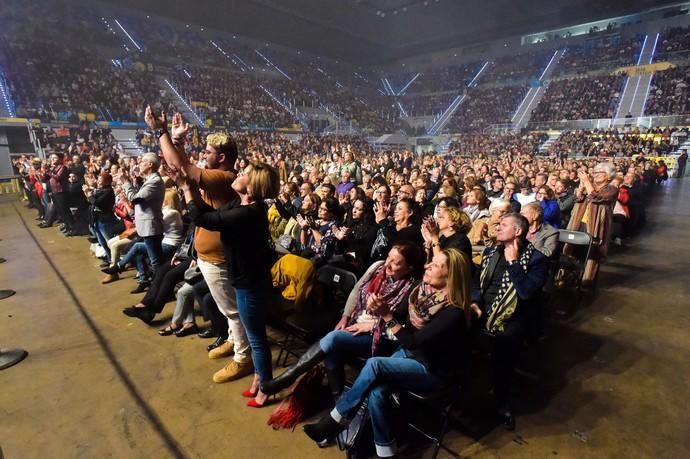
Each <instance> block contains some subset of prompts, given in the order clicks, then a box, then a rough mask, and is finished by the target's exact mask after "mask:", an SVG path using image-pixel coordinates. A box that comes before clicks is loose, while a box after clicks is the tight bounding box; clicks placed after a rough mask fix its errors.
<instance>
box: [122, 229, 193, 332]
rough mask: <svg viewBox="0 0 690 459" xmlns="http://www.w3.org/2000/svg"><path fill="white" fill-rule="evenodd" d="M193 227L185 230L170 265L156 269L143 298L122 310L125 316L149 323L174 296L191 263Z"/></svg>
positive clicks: (166, 264)
mask: <svg viewBox="0 0 690 459" xmlns="http://www.w3.org/2000/svg"><path fill="white" fill-rule="evenodd" d="M193 251H194V225H192V226H191V227H190V228H189V230H187V237H186V238H185V240H184V242H183V243H182V245H181V246H180V247H179V248H178V249H177V252H175V255H174V256H173V257H172V260H170V263H165V264H163V265H161V266H159V267H158V269H157V270H156V274H155V276H154V277H153V280H152V281H151V285H150V286H149V290H148V292H146V295H144V298H142V299H141V301H140V302H139V303H137V304H135V305H134V306H130V307H128V308H125V309H123V310H122V313H123V314H125V315H126V316H130V317H137V318H139V319H141V320H142V321H144V322H145V323H147V324H148V323H151V322H152V321H153V318H154V317H155V316H156V314H159V313H160V312H161V311H162V310H163V308H164V307H165V303H167V302H168V301H169V300H170V299H171V298H173V296H174V290H175V286H176V285H177V284H178V283H179V282H182V281H183V280H184V273H185V271H186V270H187V269H188V268H189V267H190V266H191V263H192V262H193V259H192V257H193Z"/></svg>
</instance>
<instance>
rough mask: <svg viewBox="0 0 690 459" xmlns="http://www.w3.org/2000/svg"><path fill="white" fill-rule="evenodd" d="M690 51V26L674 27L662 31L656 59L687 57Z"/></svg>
mask: <svg viewBox="0 0 690 459" xmlns="http://www.w3.org/2000/svg"><path fill="white" fill-rule="evenodd" d="M688 52H690V27H672V28H670V29H666V30H664V31H663V32H662V33H661V37H660V38H659V43H658V44H657V47H656V54H655V55H654V60H655V61H665V60H674V59H684V58H687V56H688Z"/></svg>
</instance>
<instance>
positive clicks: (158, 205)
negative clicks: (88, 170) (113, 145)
mask: <svg viewBox="0 0 690 459" xmlns="http://www.w3.org/2000/svg"><path fill="white" fill-rule="evenodd" d="M159 167H160V160H159V159H158V156H156V154H155V153H144V155H143V156H142V157H141V162H140V163H139V174H140V175H141V176H142V177H143V178H144V183H143V184H142V185H141V187H140V188H139V190H138V191H137V190H135V189H134V185H132V179H131V178H130V176H129V175H127V174H126V173H125V172H124V170H123V172H122V177H121V180H122V191H123V192H124V193H125V196H126V197H127V199H128V200H129V201H130V202H131V203H132V204H133V205H134V226H135V227H136V229H137V234H138V235H139V236H140V237H141V238H142V239H144V244H145V245H146V252H147V253H148V256H149V260H150V261H151V267H152V268H153V270H154V271H155V270H156V269H157V268H158V265H159V264H160V263H161V261H162V259H163V246H162V243H163V198H164V197H165V183H164V182H163V179H162V178H161V176H160V175H159V174H158V168H159ZM102 271H103V272H104V273H106V274H111V275H114V274H118V273H119V272H121V271H122V267H120V266H119V265H118V264H114V265H113V266H111V267H109V268H105V269H103V270H102Z"/></svg>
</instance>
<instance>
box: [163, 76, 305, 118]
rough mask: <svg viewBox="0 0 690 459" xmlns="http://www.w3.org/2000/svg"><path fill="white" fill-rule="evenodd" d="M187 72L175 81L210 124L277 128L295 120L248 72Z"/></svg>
mask: <svg viewBox="0 0 690 459" xmlns="http://www.w3.org/2000/svg"><path fill="white" fill-rule="evenodd" d="M190 74H191V75H192V78H189V77H188V76H187V75H186V74H178V75H176V78H174V81H175V85H176V86H177V87H178V88H179V89H178V90H179V91H181V93H183V94H184V96H185V97H187V98H189V99H190V100H191V101H192V102H195V103H197V104H196V105H197V106H198V108H199V110H200V111H201V112H202V115H204V116H206V117H208V118H209V119H210V120H211V124H212V125H213V126H225V127H226V128H229V129H241V128H248V127H261V128H280V127H289V126H292V125H293V124H295V122H296V121H295V118H294V116H292V115H291V114H290V113H288V112H287V111H286V110H285V109H284V108H283V107H281V106H279V105H278V104H277V103H276V102H275V101H274V100H273V99H272V98H271V97H270V96H269V95H268V94H267V93H266V92H265V91H263V90H262V89H261V88H260V85H261V84H262V82H261V81H260V80H258V79H257V78H256V77H254V76H252V75H250V74H249V73H244V72H228V71H225V70H212V69H209V68H198V67H194V68H192V69H191V70H190ZM279 94H280V93H278V94H276V95H279ZM290 95H291V94H287V96H290Z"/></svg>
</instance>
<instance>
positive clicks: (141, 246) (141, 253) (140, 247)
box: [117, 240, 177, 282]
mask: <svg viewBox="0 0 690 459" xmlns="http://www.w3.org/2000/svg"><path fill="white" fill-rule="evenodd" d="M162 249H163V250H161V258H160V259H159V260H160V261H161V262H162V263H165V261H167V260H169V259H170V258H172V256H173V255H174V254H175V251H176V250H177V247H176V246H174V245H168V244H162ZM135 257H136V258H135ZM133 258H135V263H136V265H137V271H139V282H144V281H146V271H147V266H146V259H147V258H150V254H149V251H148V246H147V245H146V240H144V242H135V243H134V244H132V246H131V247H130V248H129V250H128V251H127V254H126V255H125V256H124V257H122V259H121V260H120V261H119V262H118V263H117V264H118V266H125V265H126V264H127V263H129V262H130V261H132V259H133ZM151 266H153V262H151Z"/></svg>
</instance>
